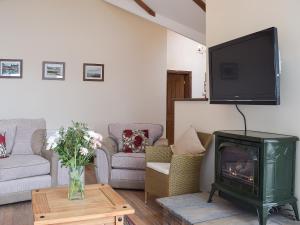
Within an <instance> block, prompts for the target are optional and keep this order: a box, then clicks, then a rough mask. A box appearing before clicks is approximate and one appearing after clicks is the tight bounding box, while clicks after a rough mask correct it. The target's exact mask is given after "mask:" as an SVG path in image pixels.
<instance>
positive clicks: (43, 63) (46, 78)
mask: <svg viewBox="0 0 300 225" xmlns="http://www.w3.org/2000/svg"><path fill="white" fill-rule="evenodd" d="M46 64H61V65H63V78H48V77H45V72H46V71H45V65H46ZM42 66H43V74H42V79H43V80H65V72H66V63H65V62H52V61H43V62H42Z"/></svg>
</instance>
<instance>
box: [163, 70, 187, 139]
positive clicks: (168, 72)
mask: <svg viewBox="0 0 300 225" xmlns="http://www.w3.org/2000/svg"><path fill="white" fill-rule="evenodd" d="M171 74H172V75H184V81H185V85H187V86H185V87H184V98H183V99H191V98H192V71H185V70H167V80H166V136H167V133H168V132H167V129H168V126H167V120H168V76H169V75H171ZM176 100H182V98H180V99H172V101H173V104H174V107H173V110H174V111H173V113H172V114H173V122H174V126H173V135H174V134H175V101H176ZM173 139H174V137H173Z"/></svg>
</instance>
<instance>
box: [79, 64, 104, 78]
mask: <svg viewBox="0 0 300 225" xmlns="http://www.w3.org/2000/svg"><path fill="white" fill-rule="evenodd" d="M83 80H84V81H104V65H103V64H90V63H84V64H83Z"/></svg>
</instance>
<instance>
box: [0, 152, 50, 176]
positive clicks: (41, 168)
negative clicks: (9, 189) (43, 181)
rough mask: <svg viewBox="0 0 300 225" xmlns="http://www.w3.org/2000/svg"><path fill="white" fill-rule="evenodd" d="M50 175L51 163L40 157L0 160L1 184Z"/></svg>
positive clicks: (23, 156)
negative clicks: (2, 182)
mask: <svg viewBox="0 0 300 225" xmlns="http://www.w3.org/2000/svg"><path fill="white" fill-rule="evenodd" d="M49 173H50V163H49V161H48V160H46V159H44V158H43V157H41V156H39V155H11V156H10V157H8V158H4V159H0V182H1V181H7V180H14V179H20V178H25V177H33V176H39V175H46V174H49Z"/></svg>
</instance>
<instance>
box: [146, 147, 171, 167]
mask: <svg viewBox="0 0 300 225" xmlns="http://www.w3.org/2000/svg"><path fill="white" fill-rule="evenodd" d="M172 154H173V153H172V151H171V148H170V147H168V146H148V147H146V162H167V163H169V162H171V158H172Z"/></svg>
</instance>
